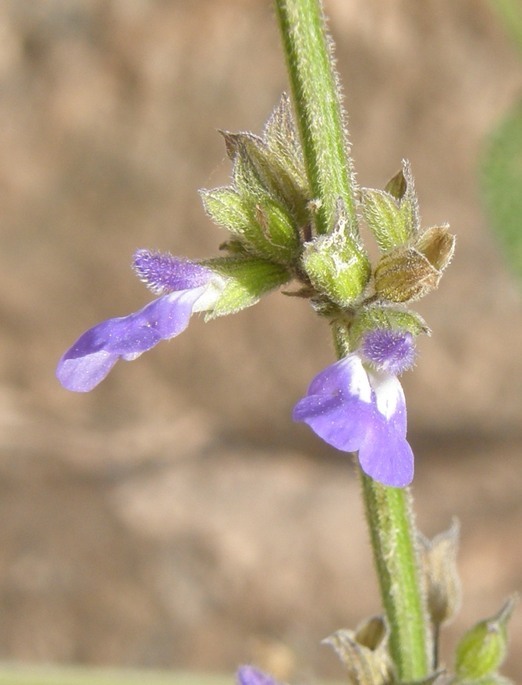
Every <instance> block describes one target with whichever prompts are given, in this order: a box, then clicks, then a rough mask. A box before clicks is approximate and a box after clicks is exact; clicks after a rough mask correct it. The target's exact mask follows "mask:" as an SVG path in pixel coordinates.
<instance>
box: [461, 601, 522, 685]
mask: <svg viewBox="0 0 522 685" xmlns="http://www.w3.org/2000/svg"><path fill="white" fill-rule="evenodd" d="M515 604H516V598H515V597H514V596H513V597H510V598H509V599H508V601H507V602H506V603H505V604H504V606H503V607H502V609H501V610H500V611H499V612H498V614H496V615H495V616H493V617H492V618H489V619H486V620H485V621H480V622H479V623H477V624H476V625H475V626H474V627H473V628H471V630H469V631H468V632H467V633H466V634H465V635H464V637H463V638H462V639H461V641H460V642H459V644H458V646H457V651H456V662H455V664H456V665H455V672H456V676H457V682H458V683H466V682H467V681H471V683H475V682H481V680H480V679H481V678H490V679H491V678H492V677H494V676H496V673H495V671H496V670H497V669H498V668H499V666H500V665H501V664H502V662H503V661H504V658H505V656H506V652H507V642H508V640H507V623H508V621H509V619H510V617H511V614H512V612H513V609H514V607H515ZM486 682H487V680H486ZM493 682H494V681H493Z"/></svg>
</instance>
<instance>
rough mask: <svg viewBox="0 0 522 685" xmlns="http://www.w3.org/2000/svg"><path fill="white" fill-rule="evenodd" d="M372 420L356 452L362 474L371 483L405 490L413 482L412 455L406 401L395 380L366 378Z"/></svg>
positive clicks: (380, 376) (384, 376)
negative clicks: (371, 396) (368, 385)
mask: <svg viewBox="0 0 522 685" xmlns="http://www.w3.org/2000/svg"><path fill="white" fill-rule="evenodd" d="M369 378H370V383H371V385H372V387H373V389H374V404H373V409H374V413H373V419H372V421H371V422H370V428H369V430H368V432H367V433H366V436H365V439H364V441H363V443H362V445H361V447H360V450H359V462H360V464H361V468H362V470H363V471H364V472H365V473H367V474H368V475H369V476H371V477H372V478H373V479H374V480H377V481H379V482H380V483H383V484H384V485H391V486H393V487H404V486H405V485H409V483H411V481H412V479H413V452H412V449H411V447H410V445H409V444H408V442H407V440H406V401H405V399H404V392H403V390H402V386H401V384H400V383H399V381H398V379H397V378H396V377H395V376H391V375H389V374H382V373H381V374H375V373H370V374H369Z"/></svg>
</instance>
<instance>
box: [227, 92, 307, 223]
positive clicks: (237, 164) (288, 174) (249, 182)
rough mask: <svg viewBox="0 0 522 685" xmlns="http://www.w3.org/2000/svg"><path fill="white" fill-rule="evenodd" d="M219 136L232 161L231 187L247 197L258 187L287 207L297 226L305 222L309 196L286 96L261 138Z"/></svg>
mask: <svg viewBox="0 0 522 685" xmlns="http://www.w3.org/2000/svg"><path fill="white" fill-rule="evenodd" d="M221 133H222V135H223V137H224V139H225V145H226V149H227V154H228V156H229V157H230V159H232V161H233V162H234V169H233V178H234V185H235V186H236V188H237V189H238V190H239V192H240V193H241V194H243V193H246V194H248V195H250V194H252V193H256V192H258V190H259V187H261V188H263V189H264V191H265V192H267V193H268V194H269V195H271V196H272V197H274V198H275V199H277V200H279V201H280V202H281V203H282V204H283V205H284V206H285V207H287V208H288V210H289V211H291V212H292V214H293V215H295V218H296V220H297V222H298V223H305V222H306V221H307V220H308V209H307V204H308V202H309V200H310V199H311V195H310V191H309V187H308V181H307V176H306V171H305V167H304V163H303V159H302V153H301V147H300V144H299V139H298V136H297V133H296V129H295V125H294V123H293V117H292V111H291V106H290V101H289V99H288V97H287V96H283V97H282V99H281V101H280V103H279V105H278V107H277V108H276V109H275V110H274V112H273V114H272V115H271V117H270V119H269V120H268V122H267V124H266V127H265V130H264V132H263V136H262V137H259V136H256V135H253V134H252V133H231V132H230V131H222V132H221Z"/></svg>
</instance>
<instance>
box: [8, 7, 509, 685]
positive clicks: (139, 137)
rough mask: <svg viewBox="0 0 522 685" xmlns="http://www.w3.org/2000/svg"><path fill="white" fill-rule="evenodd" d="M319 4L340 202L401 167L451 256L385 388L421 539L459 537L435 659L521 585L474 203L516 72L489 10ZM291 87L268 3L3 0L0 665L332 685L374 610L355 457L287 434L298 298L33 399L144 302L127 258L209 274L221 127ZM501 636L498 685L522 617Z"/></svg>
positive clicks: (502, 369) (500, 257)
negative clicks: (402, 441) (342, 150)
mask: <svg viewBox="0 0 522 685" xmlns="http://www.w3.org/2000/svg"><path fill="white" fill-rule="evenodd" d="M325 5H326V10H327V12H328V14H329V16H330V25H331V29H332V32H333V35H334V38H335V40H336V42H337V57H338V66H339V70H340V73H341V77H342V80H343V83H344V90H345V96H346V105H347V108H348V110H349V115H350V131H351V140H352V143H353V154H354V157H355V163H356V169H357V171H358V180H359V182H360V184H361V185H363V186H371V187H382V186H383V185H384V183H385V182H386V181H387V179H388V178H389V177H390V176H391V175H393V174H394V173H395V172H396V170H397V169H398V168H399V166H400V162H401V159H402V158H403V157H404V158H408V159H409V160H410V161H411V163H412V166H413V171H414V174H415V179H416V184H417V189H418V193H419V198H420V203H421V205H420V206H421V214H422V218H423V225H424V226H429V225H433V224H437V223H439V224H440V223H442V222H446V221H447V222H449V223H450V224H451V226H452V229H453V231H454V232H455V233H456V234H457V236H458V249H457V255H456V257H455V260H454V262H453V264H452V266H451V268H450V269H449V270H448V272H447V274H446V275H445V277H444V278H443V280H442V283H441V287H440V289H439V291H438V292H436V293H434V294H432V295H430V296H429V297H428V298H427V299H426V300H425V301H424V302H422V303H421V304H420V305H419V311H420V312H421V313H422V315H423V316H424V317H425V318H426V320H427V322H428V324H429V325H430V326H431V328H432V330H433V336H432V338H426V339H424V340H422V341H421V342H420V354H419V359H418V364H417V367H416V369H415V371H414V373H410V374H407V376H406V377H404V385H405V389H406V393H407V398H408V408H409V431H410V436H411V442H412V444H413V446H414V450H415V453H416V459H417V475H416V480H415V488H414V490H415V495H416V507H417V512H418V523H419V525H420V527H421V529H422V530H423V531H424V533H425V534H427V535H429V536H432V535H433V534H435V533H437V532H439V531H441V530H442V529H445V528H447V527H448V526H449V525H450V523H451V518H452V516H453V515H456V516H458V518H459V519H460V521H461V526H462V534H463V538H462V547H461V554H460V570H461V573H462V577H463V581H464V599H463V607H462V611H461V614H460V615H459V618H458V619H457V620H456V621H455V623H454V624H453V625H452V626H451V627H450V628H449V629H448V631H447V632H446V634H445V636H444V643H443V652H444V653H445V654H449V650H450V648H451V646H452V645H453V644H454V640H455V639H456V636H458V635H460V634H461V633H462V631H463V630H464V629H465V628H467V627H468V626H469V625H470V624H471V623H473V622H475V621H476V620H478V619H480V618H483V617H484V616H487V615H491V614H492V613H494V612H495V611H496V610H497V609H498V608H499V607H500V604H501V602H502V601H503V599H504V598H505V596H506V595H507V594H509V593H511V592H512V591H514V590H517V589H520V587H521V585H522V582H521V581H522V562H521V558H522V556H521V552H522V549H521V547H522V545H521V542H520V540H521V526H522V502H521V495H522V476H521V467H520V457H521V448H522V426H521V416H522V387H521V381H522V355H521V349H522V297H521V289H520V281H517V280H516V269H514V268H513V267H512V266H511V265H510V264H509V261H508V259H506V257H509V254H510V250H509V249H508V250H505V249H503V247H502V241H501V239H500V238H499V237H498V235H497V234H496V233H495V232H494V231H493V230H492V226H493V224H494V222H492V221H491V220H490V219H489V218H488V216H489V215H488V214H487V212H486V208H485V203H484V201H483V199H484V198H483V195H484V190H483V185H481V180H480V179H481V175H480V168H481V164H482V160H483V159H484V154H485V152H484V151H485V149H487V140H488V136H490V134H491V133H492V131H494V130H495V129H496V127H497V126H498V125H499V122H501V120H503V118H504V117H505V116H506V113H507V112H508V111H509V110H510V108H511V107H512V106H514V104H515V103H516V101H517V98H518V97H519V95H520V91H521V86H522V70H521V63H520V57H519V55H518V54H517V49H516V46H515V44H514V43H513V42H512V40H511V38H510V36H509V33H508V32H507V31H506V29H505V27H504V26H503V24H502V23H501V22H500V21H499V18H498V17H497V15H496V14H494V13H493V11H492V8H491V6H490V5H489V3H488V2H487V1H486V0H370V1H369V0H326V3H325ZM285 89H287V81H286V75H285V70H284V65H283V60H282V55H281V49H280V45H279V36H278V33H277V27H276V22H275V17H274V16H273V11H272V7H271V3H270V2H268V0H191V1H189V0H46V1H45V2H31V1H30V0H4V2H2V3H0V198H1V221H0V240H1V250H0V286H1V287H0V321H1V334H0V372H1V374H0V470H1V477H0V521H1V525H0V659H2V660H9V661H23V662H31V663H40V662H53V663H75V664H89V665H112V666H125V667H156V668H176V669H196V670H209V671H210V670H213V671H228V670H231V669H233V668H235V666H236V665H237V664H238V663H242V662H245V661H249V660H255V661H256V662H257V663H258V664H259V665H261V666H263V667H265V668H267V669H269V670H272V671H273V672H275V673H276V674H277V675H279V676H280V677H282V678H286V677H288V678H293V677H297V676H301V677H305V676H306V677H312V676H316V675H317V676H319V675H328V676H336V677H341V676H342V670H341V667H340V666H338V664H337V662H336V659H335V657H334V655H333V653H332V654H330V652H329V651H328V648H326V647H324V646H320V645H319V642H320V640H321V639H322V638H324V637H326V636H327V635H329V634H330V633H331V632H333V631H334V630H336V629H338V628H340V627H354V626H355V625H356V624H357V623H358V622H359V621H360V620H361V619H362V618H363V617H365V616H367V615H369V614H372V613H376V612H378V611H379V600H378V596H377V591H376V589H375V585H374V581H373V570H372V561H371V557H370V551H369V546H368V543H367V534H366V529H365V523H364V520H363V518H362V512H361V508H360V504H359V494H358V484H357V481H356V479H355V477H354V473H353V468H352V464H351V461H350V459H348V458H346V456H344V455H340V454H338V453H335V452H334V451H333V450H330V449H327V448H326V447H325V446H324V445H322V444H321V443H320V441H319V440H318V439H316V438H315V436H314V435H313V434H312V433H311V432H310V431H309V430H308V429H307V428H306V427H305V426H303V425H296V424H293V423H292V421H291V417H290V414H291V409H292V407H293V404H294V403H295V401H296V400H297V399H298V398H299V397H300V396H301V395H302V394H303V392H304V390H305V388H306V387H307V385H308V383H309V381H310V379H311V378H312V376H313V375H314V374H315V373H317V372H318V371H319V370H320V369H321V368H323V367H324V366H326V365H327V364H328V363H330V362H331V361H332V360H333V350H332V349H331V345H330V340H329V334H328V330H327V328H325V326H324V324H322V323H321V322H320V321H318V320H317V318H316V317H314V315H313V313H312V312H311V310H310V309H309V307H308V305H307V303H306V302H304V301H303V302H301V301H296V300H295V299H290V298H284V297H281V296H280V295H278V294H275V295H271V296H270V297H267V298H265V299H264V300H263V301H262V302H261V303H260V304H259V305H257V306H256V307H255V308H253V309H250V310H246V311H244V312H242V313H240V314H239V315H237V316H235V317H229V318H227V319H223V320H217V321H214V322H212V323H210V324H204V322H203V320H202V319H199V320H193V322H192V323H191V326H190V328H189V330H188V331H187V332H185V333H184V334H183V335H182V336H181V337H180V338H178V339H176V340H175V341H173V342H171V343H164V344H162V345H160V346H158V347H157V348H156V349H155V350H154V351H152V352H150V353H148V354H146V355H144V356H143V357H141V358H140V359H139V360H137V361H135V362H133V363H132V364H126V363H120V364H118V366H117V367H116V368H115V370H114V371H113V372H112V373H111V375H110V377H109V378H108V379H107V380H106V381H105V382H104V383H103V384H102V385H101V386H99V388H97V389H96V390H95V391H94V392H92V393H90V394H87V395H75V394H72V393H68V392H66V391H65V390H63V389H62V388H61V387H60V386H59V384H58V382H57V381H56V380H55V378H54V368H55V365H56V362H57V360H58V358H59V356H60V355H61V354H62V352H63V351H64V350H65V348H66V347H68V346H69V345H70V344H71V343H72V342H73V341H74V340H75V339H76V338H77V337H78V335H79V334H80V333H81V332H83V330H85V329H86V328H88V327H89V326H91V325H93V324H94V323H96V322H98V321H100V320H101V319H103V318H106V317H109V316H115V315H120V314H126V313H129V312H131V311H134V310H136V309H138V308H139V307H141V306H143V305H144V304H145V303H146V302H147V301H148V300H149V299H150V296H149V294H148V293H147V291H146V290H145V289H144V287H143V285H142V284H141V283H140V282H139V281H138V280H137V279H136V278H135V277H134V276H133V273H132V272H131V270H130V268H129V265H130V261H131V257H132V254H133V252H134V250H135V249H136V248H138V247H149V248H156V249H161V250H170V251H172V252H173V253H175V254H180V255H186V256H188V257H203V256H210V255H213V254H216V251H217V247H218V245H219V243H220V242H222V241H223V240H224V238H225V234H224V232H223V231H222V230H221V229H219V228H216V227H214V226H212V225H211V224H210V222H209V220H208V219H207V218H206V217H205V214H204V212H203V209H202V207H201V204H200V201H199V197H198V194H197V189H198V188H202V187H215V186H218V185H222V184H226V183H227V179H228V175H229V171H230V165H229V162H228V160H227V159H226V158H225V152H224V146H223V142H222V139H221V138H220V136H219V135H218V133H217V129H219V128H222V129H229V130H233V131H234V130H252V131H255V132H260V130H261V128H262V126H263V123H264V121H265V120H266V118H267V117H268V115H269V113H270V111H271V109H272V108H273V106H274V105H275V104H276V102H277V101H278V99H279V96H280V93H281V92H282V91H283V90H285ZM507 148H508V149H509V150H511V149H512V148H511V147H510V144H509V141H508V144H507ZM517 159H518V165H519V168H520V160H521V159H522V153H520V154H519V155H518V157H517ZM520 195H521V189H520V186H519V187H518V195H517V197H518V198H520ZM517 225H519V224H517ZM511 634H512V649H511V657H510V661H509V663H508V666H507V668H506V674H507V675H510V676H511V677H513V678H514V679H515V680H516V681H517V682H521V681H522V661H521V660H520V657H519V656H518V657H517V655H518V654H520V652H521V650H522V612H520V610H519V611H518V613H516V614H515V616H514V618H513V621H512V625H511Z"/></svg>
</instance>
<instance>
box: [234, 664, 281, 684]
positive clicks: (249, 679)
mask: <svg viewBox="0 0 522 685" xmlns="http://www.w3.org/2000/svg"><path fill="white" fill-rule="evenodd" d="M236 679H237V683H238V685H278V682H277V680H275V679H274V678H272V677H271V676H269V675H267V674H266V673H263V671H260V670H259V669H258V668H256V667H255V666H240V667H239V668H238V670H237V674H236Z"/></svg>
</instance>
